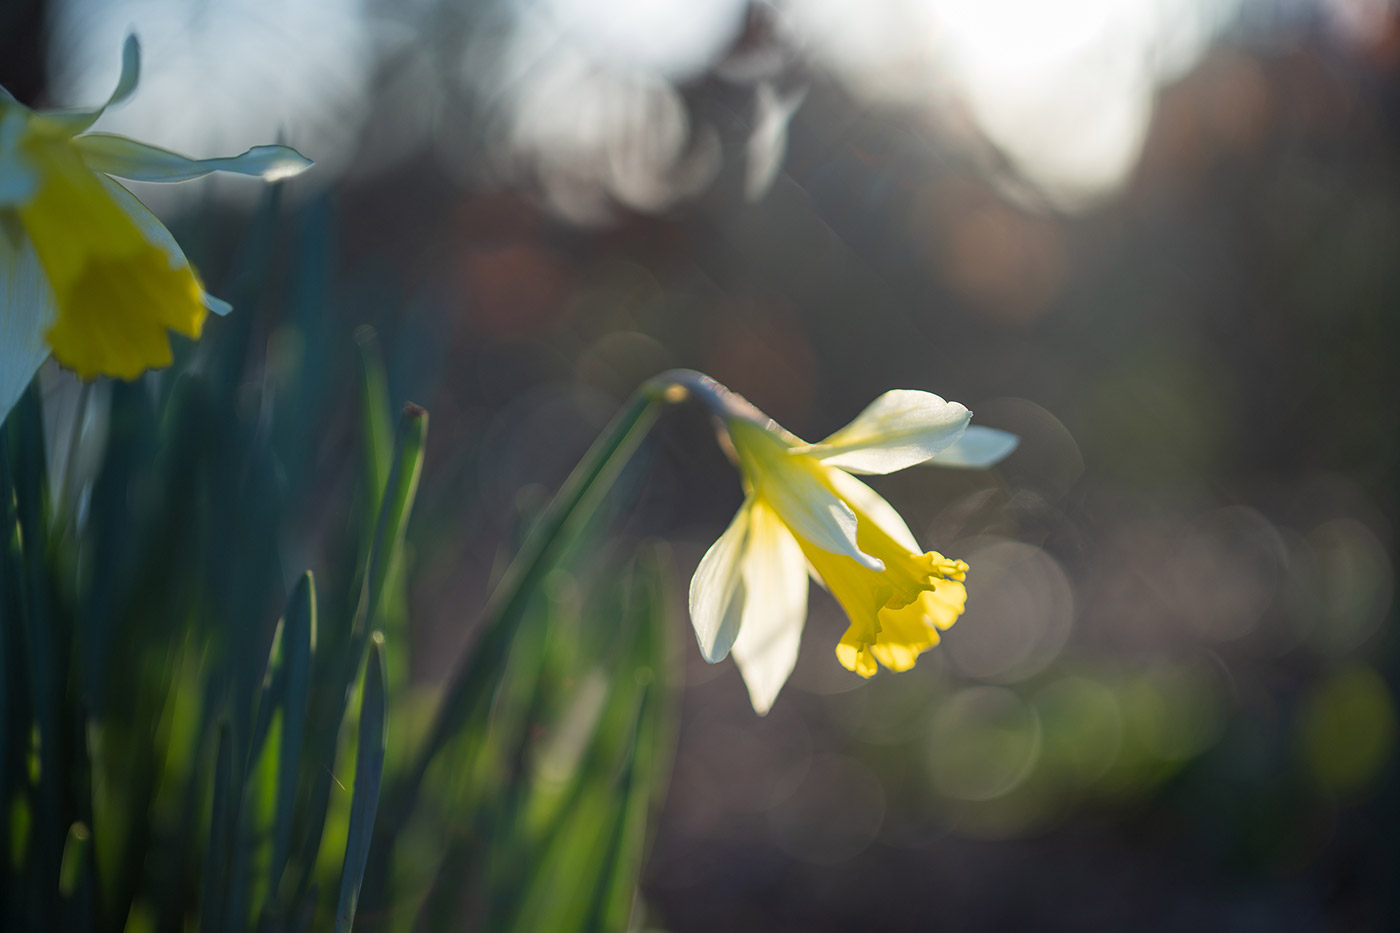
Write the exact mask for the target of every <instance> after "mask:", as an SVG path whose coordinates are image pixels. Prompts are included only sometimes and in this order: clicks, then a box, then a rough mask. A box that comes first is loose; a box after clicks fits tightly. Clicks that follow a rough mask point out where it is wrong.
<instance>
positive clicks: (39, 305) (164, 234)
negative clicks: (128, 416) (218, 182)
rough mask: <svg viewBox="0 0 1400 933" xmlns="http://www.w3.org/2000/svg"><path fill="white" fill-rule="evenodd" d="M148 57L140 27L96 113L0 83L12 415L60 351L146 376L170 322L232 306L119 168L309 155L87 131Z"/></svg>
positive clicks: (4, 407)
mask: <svg viewBox="0 0 1400 933" xmlns="http://www.w3.org/2000/svg"><path fill="white" fill-rule="evenodd" d="M140 59H141V54H140V46H139V45H138V43H137V41H136V38H135V37H134V36H132V37H128V39H127V40H126V45H125V46H124V48H123V49H122V70H121V77H120V78H119V79H118V81H117V88H116V90H115V91H113V92H112V96H111V97H110V98H109V99H108V100H107V102H106V103H105V104H103V105H102V106H101V107H98V108H96V109H93V110H66V111H40V112H35V111H32V110H30V109H29V108H27V107H25V106H24V105H22V104H20V103H19V102H18V101H16V100H15V99H14V98H13V97H12V96H11V95H10V94H9V93H8V92H6V91H5V90H4V89H3V88H0V421H3V420H4V417H5V415H6V414H7V413H8V412H9V410H10V408H11V407H12V406H13V405H14V403H15V400H16V399H18V398H19V396H20V393H22V392H23V391H24V388H25V386H27V385H28V384H29V381H30V379H31V378H32V377H33V375H34V372H35V370H37V369H38V368H39V365H40V364H41V363H43V361H44V360H45V359H47V358H48V356H49V355H50V354H52V355H53V356H54V357H55V358H56V359H57V360H58V361H59V362H60V363H62V364H63V365H64V366H66V367H68V368H69V369H71V370H73V371H74V372H76V373H77V374H78V375H79V376H81V377H83V378H84V379H92V378H94V377H96V376H98V375H108V376H117V377H120V378H123V379H134V378H136V377H137V376H138V375H140V374H141V373H142V372H144V371H145V370H147V369H150V368H152V367H159V366H167V365H169V363H170V360H171V351H170V341H169V336H168V334H167V331H172V330H173V331H175V332H176V333H179V334H183V335H184V336H186V337H189V338H192V339H194V338H198V337H199V334H200V331H201V330H202V328H203V326H204V319H205V317H206V316H207V314H208V312H210V311H213V312H214V313H216V314H224V313H226V312H227V311H228V310H229V306H228V305H227V304H225V303H224V302H222V301H220V300H219V299H217V298H214V297H213V296H211V295H209V294H207V293H206V292H205V291H204V288H203V286H202V285H201V284H200V281H199V277H198V275H196V273H195V271H194V269H193V268H191V267H190V264H189V261H188V260H187V259H185V256H184V254H183V253H182V252H181V251H180V247H179V246H178V245H177V244H176V243H175V240H174V238H173V237H171V235H170V231H168V230H166V229H165V227H164V226H163V225H162V224H161V222H160V221H159V220H157V219H156V217H155V215H154V214H152V213H151V212H150V211H149V210H147V209H146V207H145V206H144V205H143V204H141V202H140V201H138V200H137V199H136V198H135V196H133V195H132V194H131V193H130V192H129V191H127V190H126V189H125V188H124V187H122V186H121V185H120V184H118V183H117V182H115V181H113V180H112V178H111V177H109V176H117V177H120V178H126V179H131V180H133V181H159V182H174V181H185V180H187V179H190V178H198V177H200V176H201V175H207V174H209V173H210V172H237V173H239V174H243V175H253V176H256V177H259V178H263V179H267V180H276V179H280V178H286V177H289V176H291V175H295V174H297V173H298V172H301V171H303V170H304V169H306V168H307V167H308V166H309V165H310V164H311V162H310V161H309V160H308V159H306V158H305V157H303V156H301V155H300V154H299V153H297V152H296V151H295V150H292V149H289V148H287V147H285V146H258V147H256V148H253V149H250V150H248V151H247V152H245V153H243V154H242V155H239V156H233V157H230V158H217V159H189V158H186V157H184V156H181V155H177V154H175V153H173V152H169V151H166V150H164V149H159V148H157V147H155V146H151V145H147V144H146V143H142V142H137V141H136V140H134V139H128V138H126V137H124V136H114V135H111V134H107V133H87V132H85V131H86V130H88V129H89V128H90V127H91V126H92V124H93V123H94V122H96V120H97V118H98V117H100V116H101V115H102V114H103V112H104V111H105V110H106V109H107V108H108V107H110V106H112V105H114V104H117V103H120V102H121V101H123V100H126V99H127V98H128V97H130V96H131V94H132V92H133V91H135V89H136V84H137V79H138V76H139V73H140ZM80 134H81V135H80Z"/></svg>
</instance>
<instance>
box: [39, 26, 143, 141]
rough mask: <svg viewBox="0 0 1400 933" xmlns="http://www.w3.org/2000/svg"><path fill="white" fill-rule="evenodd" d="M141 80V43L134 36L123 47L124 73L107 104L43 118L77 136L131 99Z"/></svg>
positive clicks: (47, 113)
mask: <svg viewBox="0 0 1400 933" xmlns="http://www.w3.org/2000/svg"><path fill="white" fill-rule="evenodd" d="M140 80H141V43H140V42H138V41H137V39H136V37H135V36H134V35H132V36H127V37H126V42H125V43H124V44H123V45H122V73H121V75H120V76H119V77H118V78H117V86H116V87H115V88H114V89H113V90H112V96H111V97H109V98H107V102H106V103H105V104H103V105H102V106H101V107H98V108H96V109H93V110H46V111H44V113H43V114H42V116H43V117H44V119H45V120H47V121H49V122H50V123H55V124H58V125H59V126H61V127H62V128H63V130H64V131H65V132H66V133H68V135H70V136H74V135H77V134H78V133H81V132H82V131H83V130H85V129H87V128H88V127H90V126H92V125H93V124H94V123H96V122H97V118H98V117H100V116H102V114H103V113H105V112H106V110H107V108H108V107H111V106H114V105H116V104H120V103H121V102H122V101H124V100H126V99H127V98H128V97H130V96H131V95H132V93H134V92H135V90H136V85H137V84H138V83H140Z"/></svg>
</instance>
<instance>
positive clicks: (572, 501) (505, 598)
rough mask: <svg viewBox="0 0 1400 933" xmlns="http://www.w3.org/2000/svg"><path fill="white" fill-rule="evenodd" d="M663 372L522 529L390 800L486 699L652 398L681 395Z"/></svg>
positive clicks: (651, 409) (646, 421)
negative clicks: (569, 532) (569, 531)
mask: <svg viewBox="0 0 1400 933" xmlns="http://www.w3.org/2000/svg"><path fill="white" fill-rule="evenodd" d="M669 375H670V374H669V373H668V374H663V376H659V377H657V378H655V379H652V380H651V381H650V382H647V383H646V384H645V385H643V386H642V387H641V388H640V389H638V390H637V392H636V393H634V394H633V396H632V398H631V399H630V401H629V402H628V404H627V406H626V407H625V408H624V409H623V410H622V411H621V412H619V413H618V414H617V416H616V417H614V418H613V420H612V422H611V423H610V424H609V425H608V426H607V427H606V428H605V429H604V430H603V433H602V434H601V435H599V437H598V439H597V440H596V441H594V442H593V446H592V447H590V448H589V449H588V452H587V453H585V454H584V455H583V459H582V460H581V461H579V464H578V466H576V467H574V470H573V472H572V473H570V474H569V478H568V479H567V480H565V481H564V485H563V486H562V487H561V488H560V490H559V492H558V494H556V495H555V497H554V499H553V500H552V501H551V502H550V503H549V506H548V507H547V508H546V509H545V511H544V512H543V514H542V515H541V516H540V517H539V519H538V521H536V523H535V525H534V527H533V528H532V529H531V530H530V532H529V534H528V535H527V536H526V538H525V543H524V544H523V545H521V548H520V551H519V553H517V554H516V556H515V559H514V560H513V561H511V563H510V566H509V567H507V568H506V571H505V574H504V575H502V577H501V581H500V583H499V584H498V585H497V587H496V590H495V592H493V593H492V594H491V599H490V600H489V601H488V602H487V604H486V608H485V609H484V610H483V612H482V623H481V626H480V632H481V634H480V636H479V637H478V639H477V641H476V644H475V645H473V646H472V648H471V651H470V654H469V655H468V656H467V658H466V660H465V663H461V664H459V665H458V667H457V669H456V670H455V672H454V674H453V677H452V679H451V681H450V682H449V684H448V687H447V690H446V691H445V693H444V695H443V701H442V704H441V705H440V706H439V707H438V714H437V717H436V719H435V720H434V722H433V725H432V727H431V729H430V731H429V733H428V738H427V741H426V742H425V743H424V744H423V746H422V749H421V750H420V752H419V754H418V758H417V760H416V761H415V763H414V767H413V768H412V770H410V771H409V772H407V780H406V781H405V782H404V784H403V785H402V786H401V787H400V788H399V791H400V794H399V795H397V800H396V802H397V803H399V804H400V805H402V806H404V807H405V808H407V807H411V806H412V801H413V799H414V797H415V796H416V795H417V791H418V788H419V786H420V785H421V783H422V781H423V778H424V775H425V774H426V772H427V770H428V767H429V765H430V764H431V763H432V760H433V758H434V756H436V755H437V753H438V752H439V751H440V750H441V749H442V748H443V746H444V745H446V744H447V743H448V742H449V741H451V739H452V738H453V737H454V736H455V735H456V734H457V733H458V731H459V730H460V728H461V727H462V725H463V724H464V723H466V722H467V721H468V719H469V718H470V716H471V714H472V713H473V712H474V711H476V710H478V709H480V707H481V705H482V704H483V703H489V702H490V698H491V696H492V691H491V690H490V689H487V685H489V684H493V683H494V678H492V677H491V673H492V672H493V671H497V670H500V668H501V665H502V664H504V662H505V656H506V654H507V652H508V651H509V648H510V643H511V639H512V636H513V635H514V633H515V628H516V624H517V623H518V622H519V620H520V618H521V617H522V616H523V615H524V613H525V609H526V607H527V605H528V603H529V601H530V599H531V597H532V596H533V595H534V594H535V592H536V590H538V589H539V586H540V583H541V582H542V581H543V579H544V577H545V575H546V574H547V573H548V572H549V570H550V568H551V567H552V565H553V563H554V560H555V559H556V558H557V556H558V554H559V550H560V546H561V544H562V543H563V542H564V541H565V539H566V538H567V536H566V535H563V534H561V532H563V531H564V530H565V528H566V527H569V526H574V525H576V524H577V523H579V522H582V521H584V520H586V519H587V518H588V516H589V515H591V514H592V513H593V511H594V509H596V508H597V507H598V503H599V502H600V501H601V499H602V497H603V495H604V494H605V493H606V492H607V491H608V490H609V489H610V488H611V487H612V484H613V483H614V482H615V481H616V480H617V477H618V475H619V474H620V473H621V472H622V469H623V467H625V466H626V465H627V462H628V461H629V460H630V459H631V458H632V455H633V454H634V453H635V452H636V450H637V447H638V446H639V445H640V444H641V442H642V439H643V438H644V437H645V436H646V434H647V432H648V431H649V430H650V429H651V426H652V424H653V423H655V421H656V415H657V407H658V403H659V402H663V401H680V400H683V399H684V398H685V397H686V393H685V392H679V393H677V392H675V391H673V388H674V386H676V385H678V383H677V382H676V381H675V380H667V379H666V378H665V377H666V376H669ZM395 809H396V810H397V809H398V808H395ZM406 816H407V813H406V812H404V811H402V810H400V811H398V812H395V813H393V814H392V815H391V816H390V817H389V819H391V820H394V819H403V818H404V817H406Z"/></svg>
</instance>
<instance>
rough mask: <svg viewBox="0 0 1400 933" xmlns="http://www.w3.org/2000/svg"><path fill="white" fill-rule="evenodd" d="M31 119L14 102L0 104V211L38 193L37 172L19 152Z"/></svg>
mask: <svg viewBox="0 0 1400 933" xmlns="http://www.w3.org/2000/svg"><path fill="white" fill-rule="evenodd" d="M32 116H33V114H31V113H30V112H29V110H28V109H26V108H25V107H22V106H20V105H19V104H17V103H13V102H6V101H0V208H5V207H14V206H15V205H17V204H23V203H24V202H25V201H28V200H29V199H30V198H32V197H34V193H35V192H36V191H38V190H39V171H38V169H37V168H35V167H34V166H33V165H32V164H30V162H29V160H28V159H26V158H25V157H24V155H23V154H22V153H21V152H20V142H21V141H22V140H23V138H24V134H25V130H26V129H27V128H28V125H29V119H30V117H32Z"/></svg>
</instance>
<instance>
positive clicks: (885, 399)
mask: <svg viewBox="0 0 1400 933" xmlns="http://www.w3.org/2000/svg"><path fill="white" fill-rule="evenodd" d="M971 417H972V414H971V412H969V411H968V410H967V409H966V408H965V407H963V406H962V405H959V404H958V403H957V402H948V401H944V400H943V399H942V398H939V397H938V396H937V395H934V394H933V393H932V392H920V391H917V390H915V389H892V390H890V391H889V392H886V393H885V394H884V395H882V396H880V397H879V398H877V399H876V400H875V401H873V402H871V403H870V405H869V406H867V407H866V409H865V410H864V411H862V412H861V413H860V414H859V415H857V416H856V418H855V420H854V421H852V422H851V423H850V424H848V425H846V426H845V427H844V428H842V429H841V430H839V431H837V432H836V433H835V434H833V435H831V436H830V437H828V438H827V439H826V440H824V441H822V442H821V443H819V444H812V445H810V446H809V447H807V448H798V449H799V450H801V451H803V452H805V453H810V454H812V455H813V456H815V457H818V458H820V459H821V460H822V462H824V463H826V464H827V465H828V466H834V467H840V468H841V469H843V470H848V471H849V472H851V473H893V472H894V471H895V470H902V469H904V468H905V467H910V466H913V465H914V464H916V463H923V462H924V461H925V460H927V459H929V458H930V457H932V456H933V455H934V454H936V453H938V452H939V451H940V450H942V449H944V448H945V447H947V446H949V445H950V444H952V443H953V442H954V441H956V440H957V439H958V437H960V436H961V435H962V432H963V429H964V428H966V427H967V422H968V419H969V418H971Z"/></svg>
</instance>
